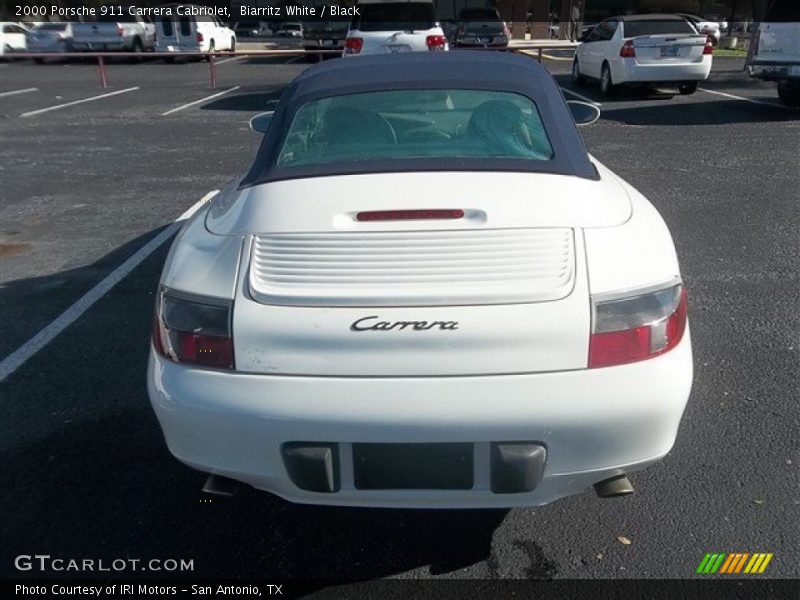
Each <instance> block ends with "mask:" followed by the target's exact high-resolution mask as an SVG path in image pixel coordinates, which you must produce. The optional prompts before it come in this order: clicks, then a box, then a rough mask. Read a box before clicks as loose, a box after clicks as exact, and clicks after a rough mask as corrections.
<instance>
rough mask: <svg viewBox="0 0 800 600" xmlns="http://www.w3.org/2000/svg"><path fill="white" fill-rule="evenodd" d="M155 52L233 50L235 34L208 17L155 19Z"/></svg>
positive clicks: (165, 17) (186, 16) (185, 16)
mask: <svg viewBox="0 0 800 600" xmlns="http://www.w3.org/2000/svg"><path fill="white" fill-rule="evenodd" d="M155 25H156V52H198V53H201V52H214V51H219V50H230V51H234V50H236V33H235V32H234V31H233V29H231V28H230V27H228V26H227V25H225V24H223V23H222V22H221V21H218V20H217V19H216V18H214V17H211V16H197V17H196V16H191V15H183V16H177V15H175V16H171V17H168V16H163V17H157V18H156V23H155Z"/></svg>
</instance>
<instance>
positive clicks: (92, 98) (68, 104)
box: [20, 86, 139, 118]
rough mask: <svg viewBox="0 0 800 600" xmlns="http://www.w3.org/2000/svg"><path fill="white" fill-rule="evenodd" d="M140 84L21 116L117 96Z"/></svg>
mask: <svg viewBox="0 0 800 600" xmlns="http://www.w3.org/2000/svg"><path fill="white" fill-rule="evenodd" d="M138 89H139V86H136V87H131V88H126V89H124V90H117V91H116V92H109V93H108V94H100V95H99V96H92V97H90V98H84V99H83V100H73V101H72V102H66V103H64V104H56V105H55V106H48V107H47V108H40V109H39V110H32V111H30V112H26V113H22V114H21V115H20V117H23V118H24V117H32V116H34V115H39V114H42V113H46V112H50V111H51V110H59V109H61V108H67V107H68V106H75V105H76V104H83V103H84V102H93V101H95V100H100V99H101V98H108V97H110V96H116V95H118V94H126V93H128V92H133V91H134V90H138Z"/></svg>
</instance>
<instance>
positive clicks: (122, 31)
mask: <svg viewBox="0 0 800 600" xmlns="http://www.w3.org/2000/svg"><path fill="white" fill-rule="evenodd" d="M117 35H118V36H119V37H122V36H123V35H125V28H124V27H123V26H122V25H117Z"/></svg>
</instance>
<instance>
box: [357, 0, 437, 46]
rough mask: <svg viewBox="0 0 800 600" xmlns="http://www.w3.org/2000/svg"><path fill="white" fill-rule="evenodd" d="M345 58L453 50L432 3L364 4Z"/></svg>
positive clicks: (370, 0) (377, 0)
mask: <svg viewBox="0 0 800 600" xmlns="http://www.w3.org/2000/svg"><path fill="white" fill-rule="evenodd" d="M357 6H358V9H359V15H358V16H355V17H353V20H352V21H351V23H350V30H349V31H348V32H347V37H346V38H345V42H344V53H343V56H357V55H358V56H363V55H366V54H401V53H406V52H428V51H442V50H449V49H450V45H449V43H448V41H447V37H446V36H445V34H444V30H443V29H442V27H441V24H440V23H439V19H438V17H437V16H436V7H435V6H434V4H433V2H432V1H431V0H391V1H389V2H386V1H384V0H361V1H360V2H359V3H358V5H357Z"/></svg>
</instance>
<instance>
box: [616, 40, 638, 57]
mask: <svg viewBox="0 0 800 600" xmlns="http://www.w3.org/2000/svg"><path fill="white" fill-rule="evenodd" d="M619 55H620V56H621V57H622V58H633V57H635V56H636V48H634V46H633V40H628V41H627V42H625V43H624V44H622V48H620V49H619Z"/></svg>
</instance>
